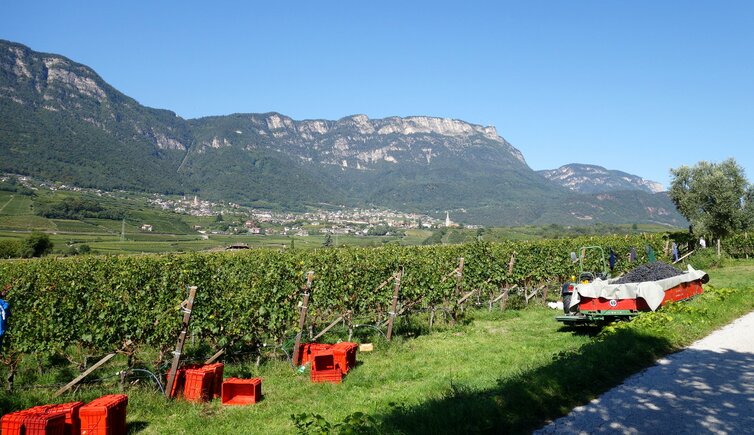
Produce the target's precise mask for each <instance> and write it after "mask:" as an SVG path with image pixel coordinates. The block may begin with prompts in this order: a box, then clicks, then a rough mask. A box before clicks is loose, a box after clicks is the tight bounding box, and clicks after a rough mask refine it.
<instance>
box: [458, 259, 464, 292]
mask: <svg viewBox="0 0 754 435" xmlns="http://www.w3.org/2000/svg"><path fill="white" fill-rule="evenodd" d="M463 261H464V260H463V257H461V258H459V259H458V269H456V297H458V296H460V295H461V281H462V280H463Z"/></svg>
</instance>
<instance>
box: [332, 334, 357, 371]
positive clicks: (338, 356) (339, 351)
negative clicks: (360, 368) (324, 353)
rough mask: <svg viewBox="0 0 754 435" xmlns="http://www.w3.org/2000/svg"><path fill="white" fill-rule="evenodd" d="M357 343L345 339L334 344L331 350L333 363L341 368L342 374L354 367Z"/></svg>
mask: <svg viewBox="0 0 754 435" xmlns="http://www.w3.org/2000/svg"><path fill="white" fill-rule="evenodd" d="M358 348H359V345H358V344H356V343H350V342H347V341H344V342H341V343H337V344H335V345H334V346H333V347H332V348H331V350H332V352H333V356H334V357H335V363H336V364H338V365H339V366H340V368H341V370H343V374H348V371H349V370H351V369H352V368H354V367H356V350H357V349H358Z"/></svg>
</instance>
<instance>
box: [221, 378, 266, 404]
mask: <svg viewBox="0 0 754 435" xmlns="http://www.w3.org/2000/svg"><path fill="white" fill-rule="evenodd" d="M260 400H262V378H253V379H239V378H228V379H226V380H225V381H224V382H223V383H222V403H223V405H249V404H252V403H257V402H259V401H260Z"/></svg>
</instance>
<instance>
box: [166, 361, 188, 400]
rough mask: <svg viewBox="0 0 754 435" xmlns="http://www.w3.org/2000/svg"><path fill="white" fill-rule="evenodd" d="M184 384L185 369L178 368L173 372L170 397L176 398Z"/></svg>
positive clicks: (181, 392)
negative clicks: (173, 378)
mask: <svg viewBox="0 0 754 435" xmlns="http://www.w3.org/2000/svg"><path fill="white" fill-rule="evenodd" d="M185 385H186V369H185V368H180V369H178V370H176V372H175V380H174V381H173V388H171V389H170V398H171V399H173V398H176V397H178V396H180V395H181V394H183V387H184V386H185Z"/></svg>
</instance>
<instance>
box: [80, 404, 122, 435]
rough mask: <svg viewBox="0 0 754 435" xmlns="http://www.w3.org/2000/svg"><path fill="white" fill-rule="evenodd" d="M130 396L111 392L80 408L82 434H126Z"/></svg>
mask: <svg viewBox="0 0 754 435" xmlns="http://www.w3.org/2000/svg"><path fill="white" fill-rule="evenodd" d="M127 407H128V396H126V395H124V394H109V395H107V396H102V397H100V398H98V399H94V400H92V401H91V402H89V403H87V404H86V405H84V406H82V407H81V408H79V418H80V419H81V435H125V433H126V408H127Z"/></svg>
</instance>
